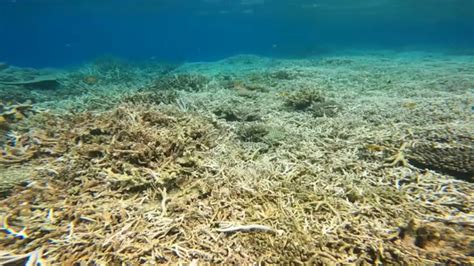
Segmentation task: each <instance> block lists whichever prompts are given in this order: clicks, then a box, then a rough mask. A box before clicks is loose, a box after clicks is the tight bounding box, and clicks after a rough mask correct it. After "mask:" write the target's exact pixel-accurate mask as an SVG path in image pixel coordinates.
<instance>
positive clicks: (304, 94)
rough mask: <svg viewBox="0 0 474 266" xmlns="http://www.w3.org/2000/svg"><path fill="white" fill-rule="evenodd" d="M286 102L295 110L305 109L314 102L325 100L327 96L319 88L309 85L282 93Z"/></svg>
mask: <svg viewBox="0 0 474 266" xmlns="http://www.w3.org/2000/svg"><path fill="white" fill-rule="evenodd" d="M281 95H282V97H283V98H284V101H285V104H286V105H287V106H289V107H291V108H293V109H295V110H305V109H307V108H309V107H310V106H311V105H312V104H314V103H321V102H324V101H325V97H324V96H323V94H322V92H321V91H320V90H318V89H315V88H311V87H307V88H302V89H298V90H295V91H292V92H289V93H283V94H281Z"/></svg>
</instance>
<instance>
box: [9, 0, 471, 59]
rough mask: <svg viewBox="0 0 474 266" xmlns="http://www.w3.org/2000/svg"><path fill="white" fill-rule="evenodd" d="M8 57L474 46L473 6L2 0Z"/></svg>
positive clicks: (302, 53)
mask: <svg viewBox="0 0 474 266" xmlns="http://www.w3.org/2000/svg"><path fill="white" fill-rule="evenodd" d="M0 36H1V41H0V61H6V62H8V63H9V64H13V65H20V66H31V67H45V66H65V65H75V64H79V63H81V62H84V61H87V60H91V59H93V58H96V57H98V56H103V55H113V56H118V57H123V58H128V59H156V60H165V61H198V60H214V59H219V58H223V57H227V56H231V55H235V54H241V53H253V54H258V55H263V56H275V57H306V56H312V55H317V54H321V53H331V52H335V51H336V52H337V51H343V50H347V49H361V50H374V49H396V50H410V49H414V50H449V51H454V52H459V53H464V52H470V51H472V48H474V1H472V0H418V1H412V0H361V1H353V0H292V1H288V0H96V1H91V0H89V1H88V0H1V1H0Z"/></svg>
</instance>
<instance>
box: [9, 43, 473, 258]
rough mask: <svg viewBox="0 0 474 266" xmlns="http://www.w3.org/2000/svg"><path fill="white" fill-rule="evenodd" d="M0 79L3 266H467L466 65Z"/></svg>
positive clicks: (362, 62)
mask: <svg viewBox="0 0 474 266" xmlns="http://www.w3.org/2000/svg"><path fill="white" fill-rule="evenodd" d="M3 66H4V67H2V70H0V99H1V105H0V112H1V115H0V133H1V134H0V148H1V153H0V202H1V204H0V218H1V219H0V264H1V263H22V262H23V263H24V262H26V261H29V262H31V263H37V262H42V263H46V264H49V263H51V264H73V263H97V264H115V263H127V264H153V263H171V264H175V263H180V262H183V263H186V262H187V263H191V262H193V263H225V264H230V263H232V264H250V263H295V264H303V263H308V264H332V263H344V264H346V263H347V264H351V263H354V264H380V263H384V264H409V265H413V264H421V265H434V264H437V263H447V264H470V263H474V57H472V56H460V55H456V56H454V55H443V54H422V53H393V52H385V53H377V54H375V53H374V54H371V55H357V54H354V55H350V56H349V55H346V56H327V57H318V58H311V59H305V60H302V59H301V60H296V59H295V60H279V59H269V58H261V57H256V56H251V55H241V56H236V57H232V58H227V59H224V60H222V61H217V62H207V63H204V62H203V63H186V64H180V65H173V64H158V63H147V64H140V65H139V64H131V63H127V62H123V61H120V60H117V59H113V58H103V59H100V60H97V61H94V62H92V63H90V64H88V65H84V66H81V67H79V68H77V69H69V70H53V69H51V70H35V69H25V68H16V67H12V66H6V65H3Z"/></svg>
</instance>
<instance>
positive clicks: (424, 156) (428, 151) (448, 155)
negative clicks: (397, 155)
mask: <svg viewBox="0 0 474 266" xmlns="http://www.w3.org/2000/svg"><path fill="white" fill-rule="evenodd" d="M407 157H408V159H409V161H410V163H412V164H414V165H416V166H419V167H421V168H428V169H432V170H435V171H440V172H441V173H447V174H450V175H453V176H455V177H458V178H462V179H466V180H470V181H471V182H474V137H473V136H472V135H470V133H468V132H462V133H461V132H452V131H449V130H440V131H434V132H430V133H428V134H426V136H425V137H424V138H422V139H421V140H419V141H417V143H415V144H414V145H413V147H411V148H410V150H409V152H408V155H407Z"/></svg>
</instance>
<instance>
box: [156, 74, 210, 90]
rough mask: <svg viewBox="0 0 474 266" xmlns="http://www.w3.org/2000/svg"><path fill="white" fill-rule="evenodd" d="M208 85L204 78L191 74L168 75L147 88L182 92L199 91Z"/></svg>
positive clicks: (207, 80)
mask: <svg viewBox="0 0 474 266" xmlns="http://www.w3.org/2000/svg"><path fill="white" fill-rule="evenodd" d="M208 83H209V79H208V78H207V77H206V76H203V75H200V74H191V73H189V74H188V73H179V74H168V75H165V76H163V77H161V78H159V79H158V80H156V81H155V82H154V83H153V85H152V86H151V87H150V88H148V89H149V90H183V91H194V92H197V91H201V90H204V89H205V88H206V86H207V84H208Z"/></svg>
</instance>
